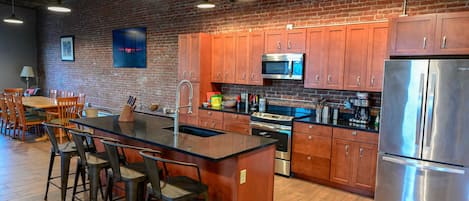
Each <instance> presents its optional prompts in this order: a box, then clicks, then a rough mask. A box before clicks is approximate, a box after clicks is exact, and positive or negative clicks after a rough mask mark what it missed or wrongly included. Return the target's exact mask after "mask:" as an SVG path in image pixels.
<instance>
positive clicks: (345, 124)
mask: <svg viewBox="0 0 469 201" xmlns="http://www.w3.org/2000/svg"><path fill="white" fill-rule="evenodd" d="M295 121H296V122H303V123H309V124H318V125H324V126H332V127H337V128H347V129H354V130H362V131H367V132H372V133H376V134H378V133H379V127H376V126H375V125H373V124H357V123H351V122H349V121H348V120H343V119H339V120H337V121H330V122H329V123H322V122H317V121H316V117H315V116H311V117H306V118H301V119H295Z"/></svg>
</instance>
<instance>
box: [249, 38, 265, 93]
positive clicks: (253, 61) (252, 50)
mask: <svg viewBox="0 0 469 201" xmlns="http://www.w3.org/2000/svg"><path fill="white" fill-rule="evenodd" d="M263 54H264V32H252V33H249V76H248V84H251V85H264V84H265V81H264V79H262V55H263Z"/></svg>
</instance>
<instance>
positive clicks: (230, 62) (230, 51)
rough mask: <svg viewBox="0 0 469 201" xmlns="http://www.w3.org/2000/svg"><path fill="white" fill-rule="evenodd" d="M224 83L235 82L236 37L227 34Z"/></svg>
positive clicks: (224, 39) (224, 40) (224, 44)
mask: <svg viewBox="0 0 469 201" xmlns="http://www.w3.org/2000/svg"><path fill="white" fill-rule="evenodd" d="M223 46H224V47H223V49H224V52H223V58H224V59H223V83H234V82H235V65H236V63H235V62H236V51H235V49H236V37H235V35H234V34H226V35H224V37H223Z"/></svg>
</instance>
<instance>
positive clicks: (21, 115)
mask: <svg viewBox="0 0 469 201" xmlns="http://www.w3.org/2000/svg"><path fill="white" fill-rule="evenodd" d="M22 99H23V97H21V96H15V97H14V102H15V109H16V114H17V115H18V117H17V119H18V121H17V127H18V137H19V135H20V131H21V140H22V141H24V137H25V135H26V130H27V129H28V128H29V127H31V126H33V127H34V128H35V131H36V132H35V133H36V134H38V133H39V132H38V130H39V129H38V126H39V125H41V124H42V122H44V120H45V118H44V117H42V116H38V115H28V116H26V114H25V113H26V111H25V109H24V105H23V100H22Z"/></svg>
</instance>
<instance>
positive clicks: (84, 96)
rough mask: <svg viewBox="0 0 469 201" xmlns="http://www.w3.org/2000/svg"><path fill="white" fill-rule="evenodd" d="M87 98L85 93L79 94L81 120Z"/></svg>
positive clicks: (78, 105) (78, 110)
mask: <svg viewBox="0 0 469 201" xmlns="http://www.w3.org/2000/svg"><path fill="white" fill-rule="evenodd" d="M85 98H86V95H85V94H84V93H79V94H78V101H77V115H78V117H80V118H81V117H82V116H83V108H84V107H85Z"/></svg>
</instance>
